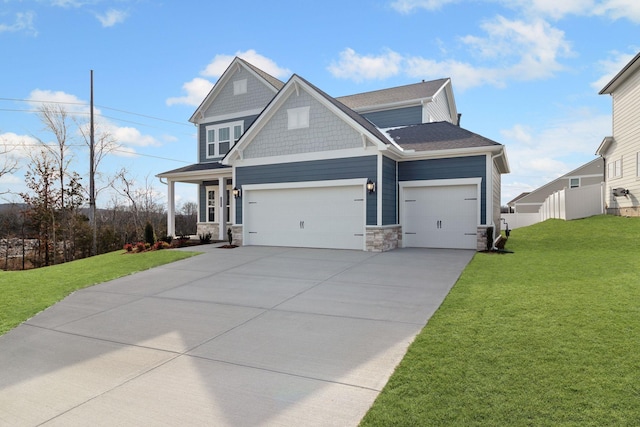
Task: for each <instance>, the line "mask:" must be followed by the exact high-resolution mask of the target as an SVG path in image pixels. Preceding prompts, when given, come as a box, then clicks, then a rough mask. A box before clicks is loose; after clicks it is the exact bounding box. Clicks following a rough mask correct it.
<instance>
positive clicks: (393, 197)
mask: <svg viewBox="0 0 640 427" xmlns="http://www.w3.org/2000/svg"><path fill="white" fill-rule="evenodd" d="M396 165H397V163H396V162H395V161H393V160H391V159H389V158H388V157H382V225H395V224H397V223H398V184H397V180H396V167H397V166H396ZM378 185H379V184H378Z"/></svg>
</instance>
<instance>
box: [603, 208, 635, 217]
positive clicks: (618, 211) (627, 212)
mask: <svg viewBox="0 0 640 427" xmlns="http://www.w3.org/2000/svg"><path fill="white" fill-rule="evenodd" d="M607 215H616V216H640V206H630V207H628V208H607Z"/></svg>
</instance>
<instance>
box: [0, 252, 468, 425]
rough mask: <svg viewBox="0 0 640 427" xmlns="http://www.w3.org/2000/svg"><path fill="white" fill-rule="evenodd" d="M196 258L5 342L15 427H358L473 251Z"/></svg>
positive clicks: (79, 297)
mask: <svg viewBox="0 0 640 427" xmlns="http://www.w3.org/2000/svg"><path fill="white" fill-rule="evenodd" d="M197 249H198V250H205V251H206V253H205V254H203V255H200V256H196V257H193V258H190V259H187V260H183V261H179V262H176V263H173V264H169V265H165V266H163V267H158V268H154V269H152V270H148V271H145V272H141V273H138V274H135V275H131V276H127V277H124V278H121V279H117V280H113V281H111V282H107V283H103V284H100V285H96V286H93V287H91V288H88V289H85V290H82V291H79V292H76V293H74V294H73V295H71V296H69V297H68V298H66V299H65V300H64V301H62V302H60V303H58V304H56V305H55V306H53V307H51V308H49V309H48V310H45V311H44V312H42V313H40V314H38V315H37V316H35V317H34V318H32V319H30V320H29V321H27V322H26V323H24V324H23V325H21V326H19V327H17V328H16V329H14V330H12V331H10V332H9V333H7V334H5V335H4V336H2V337H0V425H7V426H21V425H25V426H34V425H46V426H75V425H78V426H80V425H81V426H86V425H93V426H98V425H105V426H107V425H108V426H113V425H136V426H138V425H145V426H150V425H215V426H245V425H246V426H256V425H283V426H316V425H317V426H329V425H336V426H355V425H357V424H358V422H359V421H360V419H361V418H362V417H363V416H364V414H365V413H366V412H367V410H368V408H369V407H370V406H371V404H372V403H373V401H374V400H375V398H376V396H377V395H378V393H379V392H380V390H381V389H382V388H383V386H384V385H385V383H386V382H387V380H388V378H389V376H390V375H391V373H392V372H393V370H394V368H395V366H396V365H397V364H398V362H400V360H401V359H402V357H403V355H404V354H405V352H406V350H407V347H408V345H409V344H410V343H411V342H412V340H413V339H414V337H415V336H416V334H417V333H418V332H419V331H420V330H421V329H422V327H423V326H424V325H425V324H426V322H427V320H428V319H429V317H430V316H431V315H432V314H433V313H434V311H435V310H436V309H437V308H438V306H440V304H441V302H442V301H443V299H444V297H445V296H446V295H447V293H448V292H449V290H450V288H451V287H452V285H453V284H454V283H455V281H456V280H457V278H458V277H459V275H460V273H461V271H462V270H463V269H464V267H465V266H466V265H467V263H468V262H469V260H470V259H471V258H472V256H473V254H474V252H473V251H464V250H429V249H399V250H395V251H391V252H385V253H368V252H358V251H340V250H325V249H292V248H275V247H241V248H236V249H233V250H229V249H220V248H216V247H214V246H201V247H198V248H197Z"/></svg>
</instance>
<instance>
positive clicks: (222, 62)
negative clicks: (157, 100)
mask: <svg viewBox="0 0 640 427" xmlns="http://www.w3.org/2000/svg"><path fill="white" fill-rule="evenodd" d="M236 56H237V57H239V58H242V59H244V60H245V61H247V62H249V63H250V64H252V65H255V66H256V67H258V68H260V69H261V70H263V71H265V72H267V73H269V74H271V75H272V76H274V77H276V78H280V79H283V78H285V77H287V76H289V75H291V71H290V70H288V69H287V68H282V67H280V66H278V64H276V63H275V61H273V60H272V59H269V58H267V57H266V56H263V55H260V54H259V53H257V52H256V51H255V50H253V49H249V50H247V51H244V52H240V51H238V52H236V54H235V55H216V56H215V57H214V58H213V60H212V61H211V62H210V63H209V64H207V66H206V67H205V68H204V70H202V71H201V72H200V75H201V76H204V77H214V78H218V77H220V76H221V75H222V74H223V73H224V72H225V70H226V69H227V68H228V67H229V64H231V61H233V59H234V58H235V57H236ZM212 87H213V83H212V82H211V81H209V80H208V79H206V78H203V77H195V78H194V79H192V80H190V81H188V82H186V83H184V84H183V85H182V89H183V91H184V92H186V95H184V96H176V97H171V98H168V99H167V100H166V103H167V105H169V106H171V105H177V104H184V105H192V106H195V107H197V106H198V105H200V103H201V102H202V101H203V100H204V98H205V97H206V96H207V95H208V94H209V92H210V91H211V88H212Z"/></svg>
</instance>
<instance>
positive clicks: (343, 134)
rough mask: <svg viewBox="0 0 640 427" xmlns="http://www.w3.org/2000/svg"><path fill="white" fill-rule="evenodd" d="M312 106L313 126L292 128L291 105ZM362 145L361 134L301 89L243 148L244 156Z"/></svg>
mask: <svg viewBox="0 0 640 427" xmlns="http://www.w3.org/2000/svg"><path fill="white" fill-rule="evenodd" d="M300 107H309V127H308V128H302V129H291V130H289V129H288V113H287V110H288V109H291V108H300ZM360 147H362V138H361V137H360V134H359V133H358V132H357V131H356V130H355V129H354V128H353V127H351V126H349V125H348V124H347V123H345V122H344V121H343V120H341V119H339V118H338V117H337V116H336V115H335V113H333V112H332V111H330V110H329V109H328V108H327V107H325V106H324V105H323V104H321V103H320V102H319V101H318V100H316V99H315V98H313V97H312V96H311V95H309V94H308V93H307V92H305V91H303V90H301V91H300V92H299V94H296V93H292V94H291V95H290V96H289V98H288V99H287V100H286V101H285V102H284V103H283V105H282V106H281V107H280V108H278V110H277V111H276V112H275V113H274V115H273V116H272V117H270V119H269V121H268V123H266V124H265V125H264V127H262V128H261V129H260V131H259V132H258V134H257V135H256V136H255V138H254V139H253V140H252V141H251V143H250V144H249V145H248V146H247V147H246V148H245V150H244V151H243V158H245V159H255V158H262V157H272V156H282V155H292V154H303V153H314V152H321V151H331V150H341V149H347V148H360Z"/></svg>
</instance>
